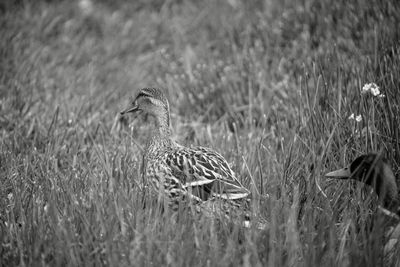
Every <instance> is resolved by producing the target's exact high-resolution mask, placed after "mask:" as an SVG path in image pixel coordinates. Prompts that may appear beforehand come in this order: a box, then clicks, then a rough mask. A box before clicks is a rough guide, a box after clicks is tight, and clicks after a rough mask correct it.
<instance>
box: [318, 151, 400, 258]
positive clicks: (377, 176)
mask: <svg viewBox="0 0 400 267" xmlns="http://www.w3.org/2000/svg"><path fill="white" fill-rule="evenodd" d="M325 177H327V178H333V179H353V180H356V181H359V182H362V183H364V184H366V185H368V186H371V187H372V188H373V191H374V192H375V194H376V195H377V197H378V201H379V204H380V207H379V210H380V211H381V212H382V213H383V214H384V216H388V219H390V220H387V221H388V222H390V223H391V224H392V225H391V226H390V227H388V228H387V230H386V231H385V237H386V240H387V242H386V243H385V246H384V250H383V251H384V255H385V262H386V263H388V264H387V265H388V266H392V265H393V266H400V258H399V257H398V254H397V253H396V251H398V248H396V247H398V240H399V239H400V194H399V191H398V186H397V184H396V177H395V175H394V173H393V171H392V168H391V167H390V165H389V163H388V161H387V160H386V159H384V158H383V157H382V156H381V155H380V154H377V153H369V154H364V155H361V156H359V157H357V158H356V159H354V160H353V161H352V162H351V163H350V164H349V165H348V166H346V167H344V168H342V169H338V170H335V171H331V172H328V173H326V174H325Z"/></svg>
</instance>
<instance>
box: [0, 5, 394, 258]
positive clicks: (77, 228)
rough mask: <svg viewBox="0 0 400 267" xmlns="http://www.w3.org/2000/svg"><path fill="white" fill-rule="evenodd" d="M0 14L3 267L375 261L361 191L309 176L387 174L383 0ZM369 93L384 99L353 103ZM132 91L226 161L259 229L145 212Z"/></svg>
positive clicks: (389, 25) (189, 140)
mask: <svg viewBox="0 0 400 267" xmlns="http://www.w3.org/2000/svg"><path fill="white" fill-rule="evenodd" d="M0 13H1V16H0V23H1V28H0V53H1V57H0V96H1V98H0V101H1V102H0V136H1V138H0V146H1V152H0V229H1V230H0V237H1V238H0V240H1V246H0V266H16V265H19V266H59V265H63V266H64V265H67V266H93V265H95V266H99V265H100V266H101V265H109V266H129V265H133V266H167V265H168V266H237V265H243V266H382V265H383V264H384V263H385V262H384V261H385V258H384V257H383V243H384V242H385V240H386V239H385V237H384V231H385V229H386V228H387V220H386V219H382V218H381V217H380V216H371V213H374V211H375V208H376V205H375V202H376V201H375V199H374V197H370V194H368V193H369V192H370V190H369V189H368V188H365V187H363V186H361V185H360V184H357V183H351V182H343V181H331V180H327V179H325V178H324V173H326V172H328V171H330V170H333V169H336V168H339V167H342V166H344V165H345V164H347V163H349V162H350V161H351V159H353V158H354V157H355V156H357V155H359V154H362V153H366V152H371V151H378V152H382V153H383V154H384V155H385V156H386V157H387V158H388V159H389V161H390V163H391V165H392V167H393V171H394V173H395V174H396V175H397V177H399V173H400V142H399V140H400V127H399V121H400V94H399V88H400V28H399V26H398V25H400V3H399V2H398V1H396V0H393V1H328V0H303V1H278V0H269V1H240V0H226V1H216V0H206V1H194V0H193V1H178V0H170V1H159V0H153V1H144V0H141V1H126V2H124V1H112V0H102V1H94V0H92V1H91V0H81V1H4V2H2V3H0ZM369 83H375V84H376V85H377V86H378V87H379V88H380V92H381V95H379V96H374V95H373V94H372V93H371V92H366V93H363V94H362V93H361V92H362V88H363V87H364V85H365V84H369ZM141 87H161V88H164V89H165V92H166V94H167V95H168V98H169V99H170V105H171V113H172V114H171V117H172V128H173V133H174V136H175V139H177V140H178V141H179V142H181V143H182V144H193V145H203V146H208V147H211V148H213V149H215V150H217V151H219V152H220V153H221V154H222V155H224V157H225V158H226V159H227V160H228V161H229V162H230V163H232V166H233V168H234V170H235V172H236V173H237V174H238V177H240V179H241V180H242V181H243V183H244V184H245V185H246V186H247V187H248V188H249V189H251V190H252V192H253V196H254V200H253V203H252V209H253V213H254V218H255V219H256V220H257V217H259V218H262V219H266V220H268V222H269V224H268V227H267V228H266V229H263V230H259V229H256V228H254V227H253V228H250V229H243V228H242V227H241V226H240V225H238V224H235V223H233V222H232V221H230V220H229V219H226V218H219V219H211V218H209V217H207V216H199V215H196V214H193V213H191V212H190V209H189V210H188V208H185V207H183V208H182V209H181V210H180V211H179V212H178V214H171V213H170V212H164V213H160V212H159V210H158V208H157V207H158V206H157V205H156V204H154V203H153V202H154V201H153V200H152V199H151V198H150V197H148V194H146V189H145V188H144V187H143V181H142V180H141V178H140V165H141V159H142V153H143V151H142V149H143V146H144V144H145V140H146V138H147V135H148V130H149V129H150V127H151V126H152V120H151V118H147V117H146V116H141V117H138V118H133V117H130V118H129V120H128V121H118V112H119V111H120V110H122V109H123V108H125V107H126V105H127V104H128V102H129V97H130V96H132V95H134V94H135V92H136V90H138V89H140V88H141ZM360 119H361V120H360ZM365 193H367V194H365ZM267 194H268V195H269V197H266V195H267ZM364 199H365V201H363V200H364ZM143 202H145V203H146V205H145V208H143ZM397 246H398V247H397V249H398V252H399V253H398V254H397V255H400V245H399V244H398V245H397ZM397 257H398V258H399V257H400V256H397ZM397 260H399V259H397Z"/></svg>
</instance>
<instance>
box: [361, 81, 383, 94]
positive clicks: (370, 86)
mask: <svg viewBox="0 0 400 267" xmlns="http://www.w3.org/2000/svg"><path fill="white" fill-rule="evenodd" d="M367 93H371V94H372V95H373V96H378V97H385V95H383V94H381V91H380V89H379V86H378V85H376V83H366V84H365V85H364V86H363V88H362V89H361V94H367Z"/></svg>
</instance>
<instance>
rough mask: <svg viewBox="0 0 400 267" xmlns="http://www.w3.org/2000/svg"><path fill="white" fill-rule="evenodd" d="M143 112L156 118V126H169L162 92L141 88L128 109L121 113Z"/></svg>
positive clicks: (166, 107)
mask: <svg viewBox="0 0 400 267" xmlns="http://www.w3.org/2000/svg"><path fill="white" fill-rule="evenodd" d="M135 112H139V113H142V112H145V113H147V114H149V115H152V116H154V117H155V118H156V121H157V123H158V125H162V126H169V104H168V100H167V98H166V97H165V96H164V94H163V92H162V91H161V90H160V89H158V88H143V89H141V90H139V92H138V93H137V94H136V97H135V98H134V99H133V100H132V101H131V103H130V104H129V106H128V108H126V109H125V110H123V111H121V112H120V114H121V115H125V114H126V113H135Z"/></svg>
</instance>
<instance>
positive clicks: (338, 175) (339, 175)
mask: <svg viewBox="0 0 400 267" xmlns="http://www.w3.org/2000/svg"><path fill="white" fill-rule="evenodd" d="M350 176H351V173H350V169H349V168H343V169H339V170H336V171H332V172H328V173H327V174H325V177H328V178H334V179H346V178H349V177H350Z"/></svg>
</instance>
